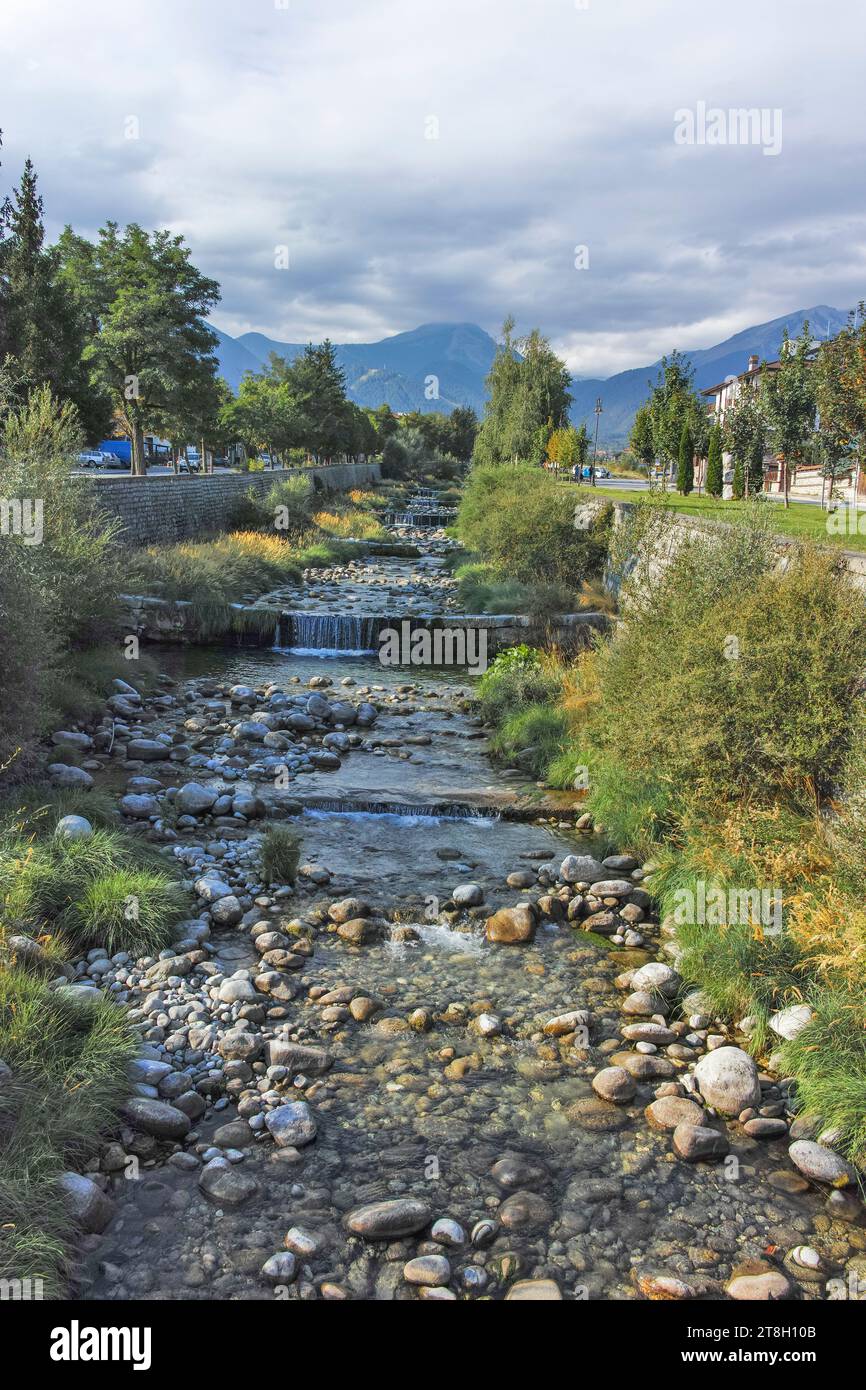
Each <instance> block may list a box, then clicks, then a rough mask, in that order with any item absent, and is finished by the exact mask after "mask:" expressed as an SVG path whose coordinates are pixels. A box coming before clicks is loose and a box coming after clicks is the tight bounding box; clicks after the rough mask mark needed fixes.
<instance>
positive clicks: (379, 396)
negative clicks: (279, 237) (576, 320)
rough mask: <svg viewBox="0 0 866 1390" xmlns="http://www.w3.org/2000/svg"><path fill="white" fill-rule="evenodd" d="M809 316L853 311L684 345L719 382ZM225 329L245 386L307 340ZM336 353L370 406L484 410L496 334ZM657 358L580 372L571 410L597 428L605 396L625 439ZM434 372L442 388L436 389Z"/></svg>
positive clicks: (227, 348)
mask: <svg viewBox="0 0 866 1390" xmlns="http://www.w3.org/2000/svg"><path fill="white" fill-rule="evenodd" d="M806 319H808V321H809V324H810V326H811V329H812V333H813V335H814V336H815V337H816V338H824V337H832V336H833V334H835V333H838V331H839V329H840V328H842V327H844V325H845V323H846V321H847V314H844V313H842V312H841V311H840V310H839V309H833V308H830V307H829V306H828V305H826V304H818V305H815V306H813V307H812V308H811V309H797V310H795V311H794V312H793V313H790V314H784V315H783V316H782V317H781V318H777V319H771V320H770V322H769V323H760V324H756V325H754V326H753V327H752V328H745V329H743V330H742V332H740V333H735V334H734V335H733V337H731V338H726V339H725V341H724V342H722V343H716V344H715V345H714V346H713V347H707V348H700V349H697V350H695V351H692V352H688V353H685V354H684V356H685V357H687V358H688V359H689V361H690V362H691V364H692V366H693V367H694V370H695V379H694V384H695V388H696V389H697V390H699V391H700V390H702V389H703V388H705V387H707V386H714V385H715V384H716V383H717V382H720V381H724V379H725V377H726V376H729V375H730V374H732V373H737V372H742V371H745V368H746V363H747V361H748V358H749V357H750V356H751V355H752V354H753V353H754V354H755V355H757V356H758V357H759V358H761V359H764V358H766V359H767V360H768V361H769V360H772V359H773V358H775V357H777V356H778V353H779V345H780V343H781V341H782V334H783V331H784V329H785V328H787V329H788V333H789V334H790V336H791V337H792V338H793V337H796V335H797V334H798V333H799V332H800V329H801V327H802V325H803V322H804V320H806ZM210 327H211V328H212V329H213V331H214V333H215V334H216V335H217V338H218V340H219V345H218V347H217V357H218V359H219V363H220V374H221V375H222V376H224V377H225V379H226V381H227V382H228V383H229V385H230V386H231V387H232V389H233V390H235V391H236V390H237V388H238V385H239V383H240V380H241V377H242V376H243V374H244V372H247V371H252V372H258V371H261V370H262V368H263V367H265V366H266V365H267V361H268V356H269V354H270V353H272V352H275V353H277V355H278V356H280V357H285V358H287V359H288V360H289V361H291V360H292V359H293V358H295V357H297V355H298V354H299V353H300V352H302V351H303V349H304V344H303V343H281V342H278V341H277V340H276V339H274V338H267V337H265V335H264V334H263V333H242V334H241V335H240V337H238V338H232V337H231V336H230V335H229V334H228V333H223V332H221V330H220V329H218V328H216V327H214V325H213V324H211V325H210ZM335 347H336V351H337V359H338V361H339V363H340V366H341V367H342V368H343V370H344V372H345V373H346V384H347V390H348V394H349V396H350V397H351V398H352V400H354V401H357V403H358V404H359V405H362V406H371V407H374V406H377V405H381V404H382V403H383V401H387V402H388V404H389V405H390V406H391V408H392V410H395V411H398V412H401V413H404V412H406V411H410V410H422V411H434V410H441V411H444V412H446V413H447V412H448V411H450V410H451V409H452V408H453V407H454V406H455V405H471V406H472V408H473V410H475V411H476V413H477V414H478V415H479V416H481V415H482V414H483V411H484V403H485V400H486V399H487V392H486V388H485V385H484V382H485V378H486V376H487V374H488V372H489V371H490V365H491V363H492V361H493V358H494V355H495V353H496V343H495V341H494V339H493V338H491V336H490V334H489V333H486V332H485V331H484V329H483V328H479V327H478V325H477V324H474V323H424V324H421V326H420V327H419V328H413V329H411V330H410V331H409V332H406V333H396V334H394V336H393V337H390V338H383V339H382V340H381V341H380V342H378V343H342V344H335ZM659 365H660V363H659V362H652V363H650V364H649V366H646V367H633V368H631V370H629V371H626V372H617V373H616V375H615V376H611V377H606V378H604V377H597V378H596V377H576V378H574V379H573V380H572V383H571V393H572V396H573V398H574V404H573V406H572V410H571V418H572V420H573V422H574V423H575V424H576V425H579V424H580V423H581V422H582V421H586V423H587V426H588V427H589V428H590V429H594V424H595V420H594V409H595V402H596V398H597V397H598V396H601V398H602V402H603V411H602V416H601V421H600V426H599V441H600V442H602V443H604V444H607V445H614V446H616V445H620V444H623V443H625V441H626V439H627V438H628V432H629V430H630V429H631V424H632V421H633V420H634V414H635V411H636V410H637V408H638V406H639V405H640V404H641V402H642V401H643V400H645V399H646V396H647V394H648V391H649V386H650V384H651V383H654V382H655V379H656V374H657V372H658V369H659ZM432 378H435V379H436V383H437V386H438V395H435V394H433V395H431V394H430V392H431V390H432V389H433V382H432V380H431V379H432Z"/></svg>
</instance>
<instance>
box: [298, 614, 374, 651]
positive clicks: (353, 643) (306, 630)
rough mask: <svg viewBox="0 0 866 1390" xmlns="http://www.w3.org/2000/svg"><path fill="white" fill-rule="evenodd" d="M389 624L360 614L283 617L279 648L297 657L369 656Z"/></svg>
mask: <svg viewBox="0 0 866 1390" xmlns="http://www.w3.org/2000/svg"><path fill="white" fill-rule="evenodd" d="M388 622H389V619H388V618H383V617H378V616H370V615H363V616H362V615H358V614H356V613H283V614H282V616H281V618H280V623H279V632H278V634H277V647H278V648H279V649H280V650H282V651H289V652H291V653H292V654H293V655H295V656H336V655H340V656H369V655H370V653H371V652H375V651H376V645H377V639H378V636H379V632H380V630H381V628H382V627H383V626H387V625H388Z"/></svg>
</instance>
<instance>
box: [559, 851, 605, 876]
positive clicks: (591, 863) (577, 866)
mask: <svg viewBox="0 0 866 1390" xmlns="http://www.w3.org/2000/svg"><path fill="white" fill-rule="evenodd" d="M604 873H605V870H604V865H603V864H600V863H599V862H598V860H597V859H593V858H592V856H591V855H589V854H567V855H566V856H565V858H564V859H563V861H562V863H561V864H560V866H559V877H560V878H561V879H564V881H565V882H566V883H597V882H599V880H600V879H603V878H604Z"/></svg>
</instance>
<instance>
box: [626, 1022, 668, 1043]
mask: <svg viewBox="0 0 866 1390" xmlns="http://www.w3.org/2000/svg"><path fill="white" fill-rule="evenodd" d="M622 1035H623V1037H624V1038H626V1039H627V1040H628V1041H629V1042H635V1043H639V1042H644V1043H653V1044H654V1045H655V1046H656V1047H667V1045H668V1044H669V1043H674V1042H676V1040H677V1035H676V1033H674V1032H673V1031H672V1030H671V1029H670V1028H666V1027H665V1026H664V1024H663V1023H627V1024H626V1025H625V1027H624V1028H623V1030H622Z"/></svg>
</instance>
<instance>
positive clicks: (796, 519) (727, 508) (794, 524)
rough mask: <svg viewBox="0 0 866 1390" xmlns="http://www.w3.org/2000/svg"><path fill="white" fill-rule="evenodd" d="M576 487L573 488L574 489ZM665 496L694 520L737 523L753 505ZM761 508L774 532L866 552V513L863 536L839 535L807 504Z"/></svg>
mask: <svg viewBox="0 0 866 1390" xmlns="http://www.w3.org/2000/svg"><path fill="white" fill-rule="evenodd" d="M572 486H573V485H572ZM574 491H575V494H576V495H578V496H580V497H581V498H590V497H592V498H595V499H597V500H598V499H603V498H609V499H610V500H611V501H616V502H639V501H640V500H641V498H644V497H648V496H649V495H650V494H649V493H648V492H636V491H631V490H628V489H625V488H615V487H597V488H591V487H577V488H575V489H574ZM662 495H663V496H664V499H665V501H666V503H667V505H668V506H670V507H673V508H675V509H676V511H678V512H686V513H688V514H689V515H690V516H705V517H709V518H712V519H715V520H718V521H734V520H735V519H736V517H737V514H738V513H741V512H744V511H745V510H746V508H747V507H749V506H750V505H752V504H750V503H747V502H734V501H729V502H722V501H720V500H719V498H717V497H707V496H706V495H705V494H702V495H701V496H698V495H697V494H696V493H690V494H689V495H688V497H682V496H681V495H680V494H679V493H678V492H666V493H664V494H661V493H659V492H656V493H655V496H656V497H659V496H662ZM761 505H763V506H766V507H767V508H768V510H769V511H770V514H771V516H772V518H773V529H774V530H775V531H778V533H779V535H782V536H797V537H800V538H804V539H808V540H813V541H816V542H818V543H820V544H822V545H837V546H841V547H842V548H843V549H845V550H866V511H861V512H860V513H859V520H860V525H861V526H862V528H863V529H862V534H856V535H848V534H847V533H846V534H845V535H839V534H837V533H834V532H833V531H828V529H827V526H828V522H829V521H830V520H831V518H830V517H828V515H827V513H826V512H824V511H822V509H821V508H820V507H811V506H808V505H806V504H805V503H803V502H792V503H791V505H790V506H789V507H788V509H787V510H786V509H785V507H784V505H783V504H782V503H781V502H775V501H772V502H771V501H766V502H763V503H762V504H761ZM836 520H837V525H839V526H841V525H843V524H844V523H845V521H846V518H845V516H844V511H843V509H842V508H841V507H840V510H839V513H838V514H837V518H836Z"/></svg>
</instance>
